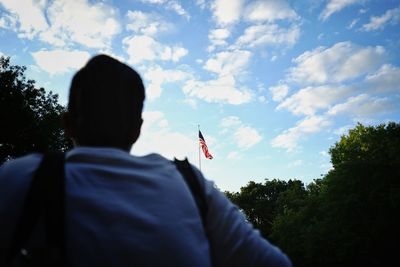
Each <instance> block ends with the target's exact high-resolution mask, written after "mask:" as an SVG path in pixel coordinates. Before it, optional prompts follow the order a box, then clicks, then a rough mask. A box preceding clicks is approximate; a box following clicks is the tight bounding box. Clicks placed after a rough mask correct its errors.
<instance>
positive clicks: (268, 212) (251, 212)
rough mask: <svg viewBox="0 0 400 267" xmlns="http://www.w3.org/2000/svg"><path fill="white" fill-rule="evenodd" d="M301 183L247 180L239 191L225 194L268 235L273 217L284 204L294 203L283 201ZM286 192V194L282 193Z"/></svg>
mask: <svg viewBox="0 0 400 267" xmlns="http://www.w3.org/2000/svg"><path fill="white" fill-rule="evenodd" d="M302 186H303V184H302V182H300V181H297V180H294V181H292V180H290V181H288V182H286V181H281V180H277V179H274V180H268V179H266V180H265V182H264V183H263V184H262V183H255V182H253V181H251V182H249V183H248V184H247V185H246V186H244V187H242V188H240V192H236V193H230V192H225V194H226V195H227V196H228V198H230V200H231V201H232V202H233V203H235V204H236V205H238V206H239V207H240V209H241V210H242V211H243V213H244V214H245V216H246V218H247V220H249V221H250V222H251V223H252V224H253V225H254V227H256V228H257V229H259V230H260V232H261V233H262V234H263V235H264V236H266V237H269V236H270V234H271V227H272V224H273V221H274V219H275V217H276V216H277V215H278V214H279V212H281V211H283V210H284V206H285V205H292V204H293V205H295V204H294V202H293V203H290V204H289V203H287V202H285V199H286V198H290V196H291V194H295V193H294V191H296V189H295V188H298V187H302ZM283 193H286V195H282V194H283Z"/></svg>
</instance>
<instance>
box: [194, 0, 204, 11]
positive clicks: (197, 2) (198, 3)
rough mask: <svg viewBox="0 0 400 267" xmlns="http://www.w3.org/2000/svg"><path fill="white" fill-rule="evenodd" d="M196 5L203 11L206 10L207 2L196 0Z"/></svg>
mask: <svg viewBox="0 0 400 267" xmlns="http://www.w3.org/2000/svg"><path fill="white" fill-rule="evenodd" d="M196 5H198V6H199V7H200V8H201V9H204V8H206V0H196Z"/></svg>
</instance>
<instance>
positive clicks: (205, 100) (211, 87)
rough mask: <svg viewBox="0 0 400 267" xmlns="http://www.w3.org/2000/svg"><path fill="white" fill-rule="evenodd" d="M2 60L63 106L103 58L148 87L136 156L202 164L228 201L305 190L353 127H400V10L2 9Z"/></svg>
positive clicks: (387, 4) (383, 4)
mask: <svg viewBox="0 0 400 267" xmlns="http://www.w3.org/2000/svg"><path fill="white" fill-rule="evenodd" d="M0 38H1V39H0V40H1V42H0V55H6V56H10V57H11V60H12V63H13V64H18V65H25V66H27V68H28V69H27V76H28V77H29V78H31V79H34V80H36V81H37V83H38V85H40V86H43V87H45V88H46V89H48V90H52V91H53V92H56V93H58V94H59V96H60V102H61V103H62V104H65V103H66V99H67V96H68V87H69V82H70V80H71V77H72V75H73V73H74V72H75V71H76V70H77V69H78V68H80V67H81V66H83V65H84V64H85V62H86V61H87V60H88V58H90V56H92V55H95V54H98V53H107V54H109V55H112V56H114V57H116V58H118V59H120V60H122V61H124V62H127V63H128V64H129V65H130V66H132V67H134V68H135V69H136V70H138V72H139V73H140V74H141V75H142V77H143V78H144V80H145V84H146V90H147V100H146V104H145V112H144V115H143V116H144V121H145V122H144V125H143V131H142V137H141V138H140V140H139V142H138V143H137V145H136V146H134V148H133V150H132V153H133V154H137V155H143V154H147V153H150V152H158V153H161V154H162V155H164V156H166V157H168V158H172V157H174V156H177V157H184V156H188V157H189V159H190V160H191V161H192V162H193V163H194V164H196V165H198V142H197V125H198V124H200V127H201V130H202V132H203V135H204V137H205V139H206V141H207V143H208V146H209V149H210V151H211V153H212V154H213V156H214V159H213V160H206V159H205V158H204V157H203V159H202V170H203V171H204V173H205V175H206V176H207V177H208V178H209V179H211V180H214V181H215V182H216V184H217V186H218V187H220V188H221V189H223V190H239V188H240V187H241V186H244V185H246V184H247V182H248V181H249V180H254V181H259V182H261V181H263V180H264V179H265V178H280V179H290V178H298V179H301V180H303V181H304V182H305V183H309V182H310V181H312V180H313V179H314V178H318V177H320V176H321V174H325V173H326V172H327V171H328V170H329V169H330V167H331V165H330V162H329V155H328V153H327V152H328V150H329V147H331V146H332V145H334V143H335V142H337V141H338V140H339V138H340V136H341V135H342V134H343V133H346V131H347V130H348V129H349V128H351V127H353V126H354V125H356V123H357V122H361V123H363V124H368V125H369V124H371V125H376V124H379V123H385V122H388V121H396V122H399V119H400V108H399V107H400V105H399V103H400V101H399V100H400V49H399V48H400V1H399V0H325V1H324V0H302V1H300V0H287V1H286V0H215V1H207V0H187V1H177V0H121V1H117V0H104V1H92V0H91V1H89V0H55V1H48V0H18V1H15V0H0Z"/></svg>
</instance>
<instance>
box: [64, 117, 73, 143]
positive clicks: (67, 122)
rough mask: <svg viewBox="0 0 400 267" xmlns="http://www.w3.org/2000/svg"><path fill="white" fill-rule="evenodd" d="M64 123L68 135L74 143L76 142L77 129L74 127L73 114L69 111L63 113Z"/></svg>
mask: <svg viewBox="0 0 400 267" xmlns="http://www.w3.org/2000/svg"><path fill="white" fill-rule="evenodd" d="M62 125H63V127H64V131H65V134H66V135H67V137H68V138H70V139H72V141H73V143H74V144H75V129H74V127H73V123H72V119H71V114H70V113H69V112H68V111H66V112H64V113H63V114H62Z"/></svg>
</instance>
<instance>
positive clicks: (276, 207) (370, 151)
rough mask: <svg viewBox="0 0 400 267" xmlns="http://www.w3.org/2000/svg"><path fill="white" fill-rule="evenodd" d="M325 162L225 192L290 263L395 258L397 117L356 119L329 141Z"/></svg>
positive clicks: (398, 230) (381, 262)
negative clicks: (315, 170)
mask: <svg viewBox="0 0 400 267" xmlns="http://www.w3.org/2000/svg"><path fill="white" fill-rule="evenodd" d="M329 152H330V155H331V162H332V164H333V169H332V170H330V171H329V173H328V174H326V175H325V176H324V177H323V178H322V179H317V180H314V182H312V183H310V184H309V185H307V186H305V185H304V184H303V183H302V182H301V181H299V180H290V181H288V182H286V181H281V180H276V179H275V180H266V181H265V182H264V183H255V182H249V183H248V184H247V185H246V186H244V187H242V188H241V190H240V192H237V193H231V192H226V194H227V196H228V197H229V198H230V199H231V200H232V201H233V202H234V203H236V204H237V205H238V206H239V207H240V209H241V210H242V211H243V212H244V214H245V215H246V217H247V219H248V220H249V221H250V222H252V223H253V224H254V225H255V226H256V227H257V228H258V229H260V231H261V233H262V234H263V235H264V236H266V237H267V238H268V239H270V240H271V241H272V242H274V243H275V244H277V245H278V246H279V247H281V248H282V249H283V250H284V251H285V252H286V253H287V254H288V255H289V256H290V258H291V259H292V261H293V263H294V266H298V267H301V266H310V267H311V266H313V267H316V266H326V267H328V266H398V259H397V253H398V248H399V246H398V242H399V239H400V124H398V123H388V124H386V125H379V126H376V127H372V126H370V127H365V126H363V125H361V124H358V125H357V126H356V127H355V128H354V129H352V130H350V131H349V133H348V134H347V135H345V136H342V137H341V139H340V141H339V142H337V143H336V144H335V145H334V146H333V147H331V149H330V151H329Z"/></svg>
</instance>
